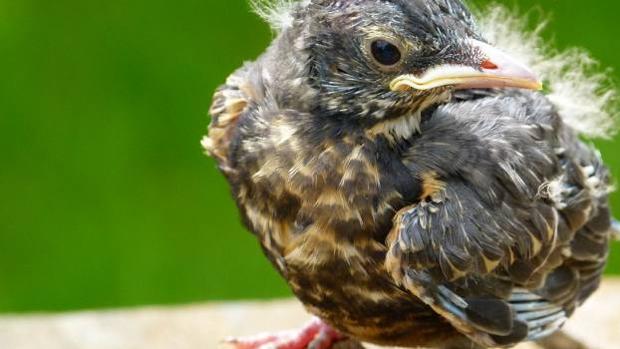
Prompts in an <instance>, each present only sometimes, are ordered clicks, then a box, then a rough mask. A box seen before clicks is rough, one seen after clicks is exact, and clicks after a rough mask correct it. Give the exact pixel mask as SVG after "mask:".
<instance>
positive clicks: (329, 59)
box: [283, 0, 541, 125]
mask: <svg viewBox="0 0 620 349" xmlns="http://www.w3.org/2000/svg"><path fill="white" fill-rule="evenodd" d="M289 15H290V17H289V23H288V24H289V26H288V28H287V29H285V30H284V31H283V36H284V37H287V38H288V40H287V41H288V42H289V43H290V45H286V47H288V49H292V50H293V51H294V52H293V54H294V55H296V57H297V58H298V59H299V60H303V61H304V65H305V69H303V70H301V71H300V74H304V75H306V76H305V78H307V81H309V83H310V85H311V86H312V87H313V88H314V89H315V90H316V91H317V92H318V93H317V96H318V97H317V102H316V104H317V105H316V107H317V108H320V109H321V111H322V113H323V114H324V115H341V116H345V117H349V118H354V119H357V120H362V121H363V122H365V123H367V124H368V125H375V124H377V123H379V122H382V121H385V120H389V119H394V118H399V117H402V116H404V115H407V114H412V113H416V112H419V111H420V110H422V109H424V108H425V107H427V106H429V105H432V104H434V103H436V102H438V101H440V100H445V98H447V97H449V95H450V92H451V91H453V90H456V89H468V88H503V87H515V88H527V89H540V88H541V84H540V82H539V80H538V79H537V77H536V76H535V75H534V74H533V73H532V72H531V71H530V70H529V69H528V68H527V67H525V66H524V65H522V64H520V63H519V62H517V61H516V60H514V59H512V58H511V57H510V56H508V55H507V54H505V53H503V52H501V51H500V50H498V49H496V48H494V47H493V46H491V45H489V44H487V43H486V42H485V40H484V38H482V37H481V36H480V35H479V34H478V32H477V29H476V25H475V22H474V20H473V17H472V15H471V13H470V12H469V10H468V9H467V8H466V6H465V5H463V3H462V2H461V1H460V0H306V1H302V2H300V3H297V5H295V6H293V7H292V10H291V12H290V13H289Z"/></svg>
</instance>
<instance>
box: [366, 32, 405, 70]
mask: <svg viewBox="0 0 620 349" xmlns="http://www.w3.org/2000/svg"><path fill="white" fill-rule="evenodd" d="M370 53H371V54H372V57H373V58H374V59H375V60H376V61H377V63H379V64H381V65H384V66H386V67H391V66H393V65H395V64H397V63H399V62H400V60H401V58H402V54H401V52H400V49H399V48H398V46H396V45H394V44H393V43H391V42H389V41H386V40H383V39H378V40H374V41H373V42H371V43H370Z"/></svg>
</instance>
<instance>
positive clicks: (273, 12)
mask: <svg viewBox="0 0 620 349" xmlns="http://www.w3.org/2000/svg"><path fill="white" fill-rule="evenodd" d="M305 2H307V1H299V0H250V5H251V6H252V10H253V11H254V13H256V14H257V15H258V16H259V17H260V18H262V19H263V20H264V21H265V22H267V23H268V24H269V25H270V26H271V29H273V30H274V31H276V32H280V31H283V30H285V29H286V28H289V27H291V26H292V25H293V21H294V17H293V10H294V9H295V7H297V6H300V5H301V6H303V4H302V3H305Z"/></svg>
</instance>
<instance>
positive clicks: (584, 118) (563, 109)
mask: <svg viewBox="0 0 620 349" xmlns="http://www.w3.org/2000/svg"><path fill="white" fill-rule="evenodd" d="M477 17H478V25H479V27H480V29H481V32H482V33H484V35H485V37H486V39H487V40H489V41H490V42H491V43H493V44H494V45H495V46H497V47H498V48H500V49H502V50H503V51H505V52H507V53H509V54H510V55H512V56H513V57H515V58H516V59H518V60H520V61H521V62H524V63H525V64H526V65H528V66H529V67H530V68H532V69H533V70H534V71H535V72H537V73H538V74H540V75H541V76H542V78H543V80H544V82H545V85H546V89H547V91H548V93H547V96H548V98H549V99H550V100H551V102H553V104H554V105H555V106H556V107H557V108H558V111H559V112H560V115H561V116H562V118H563V119H564V122H565V123H566V124H568V125H569V126H571V127H572V128H574V129H575V130H576V131H577V132H578V133H580V134H582V135H584V136H587V137H603V138H608V137H610V136H612V135H613V134H614V132H615V128H616V126H617V124H616V116H617V113H618V110H617V108H618V104H617V103H616V101H617V100H616V91H615V89H614V87H613V85H612V84H611V82H610V79H609V77H608V75H610V74H609V71H606V72H605V71H603V72H601V70H600V67H599V65H598V62H597V61H596V60H594V59H593V58H592V57H591V56H590V55H589V54H588V53H587V52H586V51H584V50H582V49H579V48H572V49H569V50H566V51H563V52H557V51H554V50H552V49H551V48H550V47H549V46H548V45H546V44H545V43H544V42H543V40H542V38H541V36H540V32H541V31H542V29H543V27H544V26H545V23H541V24H540V25H539V26H538V28H536V29H535V30H533V31H528V30H527V27H526V23H527V19H526V18H522V17H518V16H515V15H514V14H513V13H512V11H509V10H508V9H506V8H505V7H503V6H501V5H495V6H492V7H490V8H489V9H487V10H484V11H482V13H480V14H479V15H478V16H477Z"/></svg>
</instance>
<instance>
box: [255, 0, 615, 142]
mask: <svg viewBox="0 0 620 349" xmlns="http://www.w3.org/2000/svg"><path fill="white" fill-rule="evenodd" d="M250 1H251V4H252V8H253V9H254V12H256V13H257V14H258V15H259V16H260V17H262V18H263V19H264V20H265V21H266V22H267V23H269V24H270V25H271V27H272V28H273V30H275V31H276V32H278V31H282V30H285V29H286V28H288V27H290V26H292V25H293V20H294V18H293V16H292V14H291V13H292V11H293V10H294V8H295V7H296V6H304V5H306V4H308V3H309V2H310V0H301V1H300V0H250ZM477 18H478V25H479V28H480V30H481V32H482V33H483V35H484V36H485V38H486V39H487V40H489V41H490V42H491V43H492V44H494V45H495V46H497V47H498V48H500V49H502V50H503V51H505V52H507V53H509V54H510V55H512V56H513V57H515V58H516V59H518V60H520V61H521V62H523V63H525V64H526V65H528V66H529V67H530V68H531V69H532V70H534V71H535V72H537V73H538V74H540V75H541V76H542V78H543V80H544V82H545V85H546V90H547V91H548V93H547V95H548V97H549V99H550V100H551V102H552V103H553V104H554V105H555V106H556V107H557V108H558V111H559V112H560V115H562V118H563V119H564V121H565V123H566V124H568V125H569V126H571V127H572V128H574V129H575V130H576V131H577V132H578V133H579V134H581V135H584V136H587V137H602V138H609V137H611V136H612V135H613V134H614V132H615V131H616V126H617V123H616V116H617V114H618V110H617V109H618V103H616V102H617V99H616V90H615V89H614V88H613V85H612V84H611V83H610V79H609V77H608V75H610V74H609V71H603V72H601V69H600V67H599V65H598V63H597V61H596V60H594V59H593V58H592V57H591V56H590V55H589V54H588V53H587V52H586V51H585V50H583V49H578V48H572V49H569V50H566V51H562V52H557V51H554V50H552V49H551V48H550V47H549V46H548V45H546V44H545V43H544V41H543V39H542V38H541V35H540V33H541V31H542V29H543V27H544V23H542V24H541V25H539V26H538V28H536V29H535V30H528V28H527V18H524V17H519V16H516V15H515V14H514V13H513V11H510V10H508V9H507V8H506V7H504V6H501V5H493V6H491V7H489V8H487V9H486V10H483V11H480V12H479V13H478V14H477Z"/></svg>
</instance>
